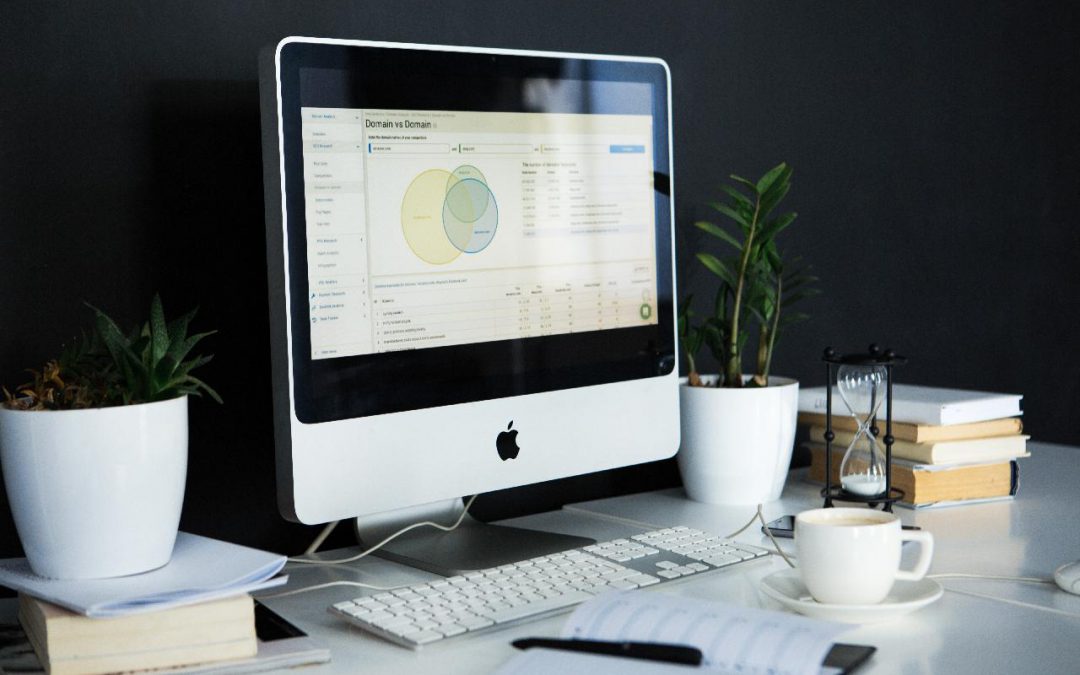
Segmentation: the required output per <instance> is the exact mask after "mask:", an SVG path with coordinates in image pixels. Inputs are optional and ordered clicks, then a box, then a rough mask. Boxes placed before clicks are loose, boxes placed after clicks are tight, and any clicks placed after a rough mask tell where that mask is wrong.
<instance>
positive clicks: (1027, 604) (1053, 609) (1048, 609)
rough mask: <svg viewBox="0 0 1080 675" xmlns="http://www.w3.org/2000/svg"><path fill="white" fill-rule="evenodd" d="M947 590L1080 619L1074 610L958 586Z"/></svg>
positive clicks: (1079, 615)
mask: <svg viewBox="0 0 1080 675" xmlns="http://www.w3.org/2000/svg"><path fill="white" fill-rule="evenodd" d="M1013 581H1015V580H1014V579H1013ZM945 590H947V591H949V592H950V593H956V594H958V595H969V596H971V597H973V598H981V599H983V600H993V601H996V602H1004V603H1006V604H1008V605H1016V606H1017V607H1026V608H1027V609H1038V610H1041V611H1043V612H1050V613H1051V614H1062V615H1064V616H1068V617H1071V618H1073V619H1080V614H1074V613H1073V612H1066V611H1064V610H1061V609H1057V608H1056V607H1045V606H1043V605H1036V604H1033V603H1030V602H1021V601H1020V600H1010V599H1008V598H998V597H995V596H993V595H985V594H983V593H976V592H974V591H961V590H959V589H956V588H946V589H945Z"/></svg>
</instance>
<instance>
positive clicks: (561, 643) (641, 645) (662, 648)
mask: <svg viewBox="0 0 1080 675" xmlns="http://www.w3.org/2000/svg"><path fill="white" fill-rule="evenodd" d="M512 644H513V645H514V646H515V647H517V648H518V649H528V648H530V647H544V648H546V649H561V650H563V651H568V652H585V653H588V654H603V655H605V656H625V657H627V658H631V659H645V660H646V661H664V662H666V663H681V664H685V665H688V666H700V665H701V658H702V657H701V650H700V649H695V648H694V647H687V646H685V645H669V644H661V643H659V642H604V641H600V640H556V639H554V638H526V639H524V640H514V642H513V643H512Z"/></svg>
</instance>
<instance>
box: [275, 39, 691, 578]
mask: <svg viewBox="0 0 1080 675" xmlns="http://www.w3.org/2000/svg"><path fill="white" fill-rule="evenodd" d="M260 79H261V85H262V86H261V91H262V111H263V136H264V157H265V186H266V234H267V261H268V275H269V300H270V319H271V348H272V360H273V363H272V369H273V385H274V386H273V405H274V424H275V439H276V452H277V476H278V494H279V502H280V508H281V511H282V513H283V514H284V515H285V516H286V517H287V518H289V519H292V520H296V521H299V522H303V523H312V524H314V523H323V522H329V521H333V520H341V519H345V518H358V521H357V522H358V527H359V529H360V532H361V535H362V539H363V540H364V541H365V543H367V542H372V543H373V540H378V538H379V537H381V535H382V534H384V533H386V532H391V531H394V530H396V529H397V528H398V527H400V526H401V525H402V524H408V523H411V522H415V521H419V520H424V519H428V518H432V517H435V518H438V519H440V520H443V521H446V520H452V517H453V516H455V515H456V514H457V513H459V512H460V510H461V508H462V505H461V497H462V496H464V495H472V494H476V493H481V492H487V491H492V490H497V489H504V488H510V487H514V486H519V485H524V484H531V483H537V482H541V481H548V480H552V479H556V478H562V477H566V476H572V475H577V474H583V473H588V472H595V471H601V470H605V469H611V468H614V467H621V466H628V465H632V464H638V463H642V462H647V461H652V460H657V459H661V458H666V457H670V456H671V455H673V454H674V453H675V452H676V450H677V449H678V442H679V414H678V384H677V378H678V373H677V367H676V343H677V340H676V327H675V324H676V321H675V303H674V285H675V280H674V273H673V229H672V195H671V130H670V115H671V111H670V86H669V74H668V69H667V67H666V65H665V64H664V62H662V61H660V60H657V59H651V58H629V57H620V56H598V55H587V54H561V53H546V52H529V51H515V50H503V49H472V48H463V47H445V46H431V45H407V44H389V43H377V42H362V41H346V40H328V39H311V38H287V39H284V40H282V41H281V42H280V43H279V44H278V45H277V46H276V48H273V49H269V50H267V51H266V52H265V53H264V55H263V60H262V69H261V76H260ZM580 545H582V543H581V540H580V539H566V538H563V537H562V536H561V535H555V534H553V533H540V532H532V531H520V530H517V531H514V530H509V531H504V530H500V529H499V528H495V527H492V526H485V525H483V524H479V523H476V522H473V521H466V524H465V525H463V526H462V527H461V528H459V529H458V530H456V531H454V532H452V533H449V534H444V533H441V532H437V531H434V530H426V531H421V530H415V531H413V532H410V533H409V535H407V536H405V537H402V538H401V539H400V540H396V541H395V542H394V544H393V545H392V546H390V547H388V549H389V551H388V553H387V555H388V556H390V557H394V558H396V559H399V560H408V561H409V562H410V564H414V565H417V566H420V567H424V568H426V569H432V570H436V571H441V572H444V573H447V572H454V573H456V572H460V571H462V570H465V569H477V568H481V567H490V566H493V565H495V564H503V563H506V562H511V561H514V560H520V559H524V558H527V557H529V556H531V555H540V554H543V553H545V552H553V551H554V550H562V549H567V548H572V547H575V546H580Z"/></svg>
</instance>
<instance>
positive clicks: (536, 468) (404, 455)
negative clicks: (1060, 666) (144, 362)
mask: <svg viewBox="0 0 1080 675" xmlns="http://www.w3.org/2000/svg"><path fill="white" fill-rule="evenodd" d="M294 42H306V43H322V44H337V45H355V46H366V47H385V48H391V49H411V50H430V51H451V52H473V53H484V54H508V55H523V56H541V57H555V58H575V59H603V60H607V61H633V62H642V63H654V64H658V65H660V66H662V67H663V69H664V73H665V76H666V84H667V108H668V109H667V112H668V114H667V119H668V128H667V135H668V166H671V164H672V161H671V160H672V158H671V123H670V120H671V78H670V70H669V69H668V67H667V64H666V63H664V62H663V61H662V60H660V59H655V58H646V57H642V58H638V57H627V56H610V55H596V54H576V53H558V52H545V51H529V50H510V49H492V48H469V47H460V46H439V45H423V44H407V43H391V42H374V41H364V40H338V39H328V38H306V37H288V38H285V39H283V40H282V41H281V42H279V43H278V45H277V47H276V49H275V50H274V52H273V61H272V64H271V65H272V69H273V73H272V75H273V82H267V81H266V74H265V72H264V76H263V77H264V82H263V85H264V97H265V96H267V94H268V93H269V92H270V91H271V90H270V89H269V88H268V87H267V85H271V86H272V92H273V94H274V99H275V102H276V106H274V107H275V108H276V115H277V119H276V120H274V121H276V124H275V125H274V126H273V128H274V129H275V130H276V142H277V167H276V169H277V176H276V179H275V177H274V176H273V174H274V171H273V168H274V167H273V166H272V162H270V161H269V160H268V161H267V166H266V174H265V179H266V180H267V181H268V182H270V181H274V180H276V181H277V184H276V185H268V186H267V194H268V197H267V204H268V211H269V209H271V208H272V206H273V204H274V203H275V202H274V197H273V193H276V200H277V204H279V205H280V208H281V213H280V226H281V229H280V232H277V233H273V234H274V235H275V236H274V237H269V238H268V264H269V265H270V266H271V277H272V278H271V289H270V291H271V298H270V304H271V321H272V324H274V325H273V327H272V328H273V330H274V331H275V334H280V332H282V331H283V337H284V339H283V340H279V341H278V344H275V345H274V347H273V350H274V354H273V366H274V375H273V377H274V383H275V387H274V389H275V391H274V394H275V436H276V445H277V473H278V497H279V500H278V501H279V507H280V509H281V511H282V513H283V515H285V516H286V517H287V518H289V519H290V520H296V521H299V522H303V523H322V522H327V521H331V520H339V519H343V518H349V517H354V516H358V515H365V514H372V513H381V512H385V511H390V510H395V509H400V508H404V507H409V506H414V505H418V504H426V503H432V502H437V501H441V500H445V499H449V498H454V497H459V496H461V495H466V494H475V493H479V492H488V491H492V490H497V489H505V488H510V487H515V486H519V485H525V484H531V483H537V482H542V481H547V480H553V479H556V478H563V477H567V476H573V475H579V474H584V473H590V472H595V471H602V470H606V469H611V468H616V467H621V466H629V465H633V464H640V463H643V462H648V461H654V460H659V459H664V458H667V457H671V456H672V455H674V454H675V452H676V451H677V450H678V445H679V408H678V405H679V402H678V372H677V369H676V370H673V371H672V372H670V373H668V374H666V375H660V376H655V377H649V378H644V379H637V380H629V381H622V382H615V383H611V384H603V385H595V386H585V387H579V388H574V389H562V390H558V391H548V392H542V393H536V394H527V395H523V396H515V397H510V398H499V399H492V400H484V401H474V402H469V403H462V404H455V405H447V406H440V407H434V408H425V409H421V410H412V411H406V412H396V413H389V414H382V415H375V416H371V417H364V418H353V419H346V420H339V421H334V422H321V423H315V424H308V423H304V422H301V421H300V419H299V417H298V416H297V412H296V401H295V398H294V396H295V395H294V384H295V383H294V374H293V333H292V322H291V319H290V317H291V306H292V298H291V297H290V296H289V288H290V284H289V269H290V268H289V260H288V247H287V246H284V245H282V242H283V241H287V240H288V232H287V227H288V222H287V214H286V210H285V202H284V191H285V186H284V171H285V166H284V164H285V158H284V149H283V148H284V137H283V131H282V101H281V94H280V90H281V87H280V85H281V83H280V73H281V70H280V68H281V62H280V58H281V50H282V49H283V48H284V47H285V46H286V45H288V44H290V43H294ZM266 108H267V105H266V102H265V100H264V127H266V126H267V122H268V120H267V119H266V117H265V116H266V114H267V110H266ZM272 188H276V190H274V189H272ZM669 199H671V201H672V203H673V193H672V194H670V195H669ZM268 215H271V214H269V213H268ZM268 232H269V230H268ZM669 234H670V236H671V237H672V241H674V226H673V224H672V225H671V232H670V233H669ZM277 237H280V238H281V241H278V242H277V245H276V246H275V245H274V241H273V240H274V239H276V238H277ZM671 251H672V253H671V255H672V261H671V267H670V269H671V270H672V276H673V278H672V279H671V286H672V289H673V294H672V295H673V297H674V295H675V294H674V288H675V280H674V246H672V247H671ZM275 271H277V272H283V273H284V276H283V277H282V278H279V279H277V280H276V281H275V279H274V278H273V277H274V273H275ZM305 302H306V299H305ZM673 343H675V344H677V340H675V339H674V336H673ZM282 344H283V346H282ZM511 421H512V422H513V428H514V429H516V430H517V431H519V434H520V435H519V444H520V446H521V453H520V454H519V456H518V457H517V458H516V459H513V460H509V461H504V460H502V459H500V457H499V456H498V454H497V452H496V449H495V437H496V436H497V434H498V433H500V432H501V431H503V430H505V429H506V428H507V425H508V424H509V423H510V422H511ZM434 442H437V443H439V446H440V447H439V449H438V450H437V451H435V450H432V451H427V452H426V453H425V460H426V461H429V462H430V464H429V466H426V467H418V466H417V465H416V461H417V457H416V454H415V451H410V449H412V448H416V447H422V446H423V445H425V444H431V443H434Z"/></svg>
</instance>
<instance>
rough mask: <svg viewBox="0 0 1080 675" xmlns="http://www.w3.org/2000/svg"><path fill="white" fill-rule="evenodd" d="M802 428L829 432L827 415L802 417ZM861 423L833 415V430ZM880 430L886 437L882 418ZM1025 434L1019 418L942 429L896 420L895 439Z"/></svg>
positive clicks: (920, 440)
mask: <svg viewBox="0 0 1080 675" xmlns="http://www.w3.org/2000/svg"><path fill="white" fill-rule="evenodd" d="M799 424H801V425H803V426H808V427H821V428H825V415H824V414H818V413H805V412H803V413H799ZM858 428H859V426H858V423H857V422H856V421H855V418H854V417H852V416H851V415H837V414H835V413H834V414H833V429H834V430H836V431H856V430H858ZM878 429H879V430H880V431H881V433H882V434H884V433H885V419H884V418H883V417H882V416H879V417H878ZM1023 430H1024V424H1023V422H1022V421H1021V419H1020V418H1019V417H1005V418H1002V419H996V420H987V421H985V422H972V423H971V424H953V425H951V426H940V425H934V424H913V423H911V422H897V421H896V420H893V425H892V434H893V438H895V439H897V440H900V441H911V442H912V443H929V442H932V441H958V440H966V439H970V438H989V437H992V436H1017V435H1019V434H1020V432H1022V431H1023Z"/></svg>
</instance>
